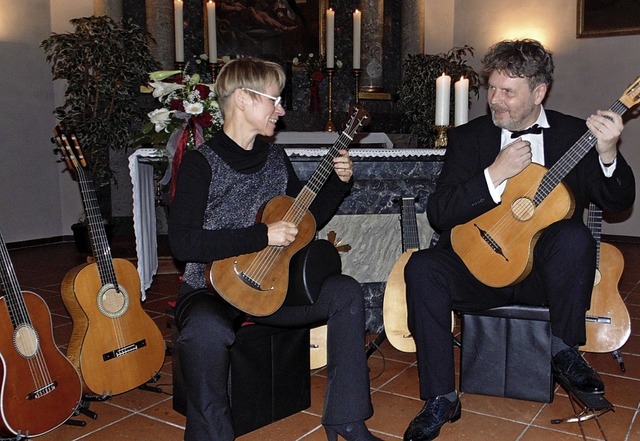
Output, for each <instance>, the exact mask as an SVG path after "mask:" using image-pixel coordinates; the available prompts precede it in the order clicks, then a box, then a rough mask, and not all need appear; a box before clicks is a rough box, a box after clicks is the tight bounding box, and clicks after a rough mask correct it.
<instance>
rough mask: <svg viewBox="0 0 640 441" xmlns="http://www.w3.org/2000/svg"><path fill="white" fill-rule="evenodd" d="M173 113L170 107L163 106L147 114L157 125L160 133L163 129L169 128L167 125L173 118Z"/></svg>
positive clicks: (156, 128)
mask: <svg viewBox="0 0 640 441" xmlns="http://www.w3.org/2000/svg"><path fill="white" fill-rule="evenodd" d="M172 113H173V112H172V111H170V110H168V109H165V108H161V109H156V110H154V111H152V112H149V113H148V114H147V116H148V117H149V121H151V123H152V124H153V125H154V126H155V130H156V132H158V133H160V132H162V131H163V130H164V131H166V130H167V126H168V125H169V121H170V120H171V114H172Z"/></svg>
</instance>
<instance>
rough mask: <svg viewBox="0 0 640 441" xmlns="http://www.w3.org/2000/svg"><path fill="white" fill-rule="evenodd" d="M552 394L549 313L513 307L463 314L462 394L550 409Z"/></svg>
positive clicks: (537, 309)
mask: <svg viewBox="0 0 640 441" xmlns="http://www.w3.org/2000/svg"><path fill="white" fill-rule="evenodd" d="M553 389H554V380H553V373H552V371H551V324H550V323H549V309H548V308H546V307H537V306H523V305H510V306H502V307H498V308H492V309H488V310H484V311H478V312H473V313H468V312H465V313H463V314H462V352H461V361H460V390H461V391H462V392H469V393H474V394H482V395H491V396H496V397H507V398H517V399H521V400H529V401H538V402H543V403H550V402H551V401H553Z"/></svg>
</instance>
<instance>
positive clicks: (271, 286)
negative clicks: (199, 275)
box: [205, 196, 316, 317]
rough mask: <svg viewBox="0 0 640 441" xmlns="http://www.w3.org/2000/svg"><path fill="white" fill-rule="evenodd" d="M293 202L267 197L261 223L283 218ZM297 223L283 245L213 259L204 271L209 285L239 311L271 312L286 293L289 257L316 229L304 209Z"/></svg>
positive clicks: (279, 304) (291, 199) (291, 200)
mask: <svg viewBox="0 0 640 441" xmlns="http://www.w3.org/2000/svg"><path fill="white" fill-rule="evenodd" d="M293 204H294V199H293V198H291V197H289V196H277V197H275V198H273V199H271V200H270V201H269V202H268V203H267V205H266V206H265V208H264V210H263V213H262V216H261V219H262V222H264V223H265V224H269V223H273V222H277V221H279V220H283V219H284V218H285V215H286V214H287V212H288V211H289V209H290V208H291V207H292V205H293ZM297 226H298V235H297V236H296V239H295V240H294V241H293V242H292V243H291V244H290V245H289V246H287V247H277V246H271V245H270V246H267V247H266V248H265V249H263V250H261V251H258V252H255V253H249V254H243V255H240V256H234V257H229V258H227V259H222V260H216V261H214V262H213V263H212V264H210V265H209V266H208V268H207V270H206V271H205V277H206V278H207V280H208V282H209V284H210V285H211V287H212V288H213V289H214V290H215V291H216V292H217V293H218V294H219V295H220V296H221V297H222V298H224V299H225V300H226V301H227V302H228V303H230V304H231V305H233V306H235V307H236V308H238V309H240V310H241V311H244V312H246V313H248V314H251V315H253V316H256V317H261V316H266V315H270V314H273V313H274V312H275V311H277V310H278V308H280V306H282V303H283V302H284V299H285V297H286V295H287V289H288V286H289V263H290V260H291V257H292V256H293V255H294V254H295V253H296V252H297V251H299V250H300V249H302V248H303V247H304V246H305V245H306V244H308V243H309V242H311V240H312V239H313V236H314V235H315V232H316V221H315V219H314V218H313V216H312V215H311V213H310V212H308V211H307V212H306V213H305V214H304V215H303V216H302V220H301V221H300V222H299V223H298V224H297Z"/></svg>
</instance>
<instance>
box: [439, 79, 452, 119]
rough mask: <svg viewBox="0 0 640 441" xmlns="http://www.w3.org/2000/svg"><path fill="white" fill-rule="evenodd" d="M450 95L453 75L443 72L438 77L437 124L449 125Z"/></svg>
mask: <svg viewBox="0 0 640 441" xmlns="http://www.w3.org/2000/svg"><path fill="white" fill-rule="evenodd" d="M450 95H451V77H450V76H449V75H445V74H444V73H443V74H442V76H441V77H438V78H437V79H436V126H448V125H449V100H450Z"/></svg>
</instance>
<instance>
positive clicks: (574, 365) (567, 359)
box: [551, 348, 604, 394]
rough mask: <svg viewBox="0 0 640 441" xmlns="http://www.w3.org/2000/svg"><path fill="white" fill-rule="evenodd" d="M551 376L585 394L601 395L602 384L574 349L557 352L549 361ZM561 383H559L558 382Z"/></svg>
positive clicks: (602, 390)
mask: <svg viewBox="0 0 640 441" xmlns="http://www.w3.org/2000/svg"><path fill="white" fill-rule="evenodd" d="M551 367H552V369H553V374H554V375H555V376H557V377H560V379H561V380H564V383H567V385H568V387H570V388H574V389H575V390H576V391H578V392H582V393H585V394H603V393H604V383H603V382H602V378H600V375H599V374H598V373H597V372H596V370H595V369H594V368H592V367H591V366H589V364H588V363H587V361H586V360H585V359H584V358H582V355H581V354H580V352H578V350H577V349H574V348H568V349H564V350H562V351H560V352H558V353H557V354H556V355H555V356H554V357H553V359H552V360H551ZM560 382H561V381H560Z"/></svg>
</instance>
